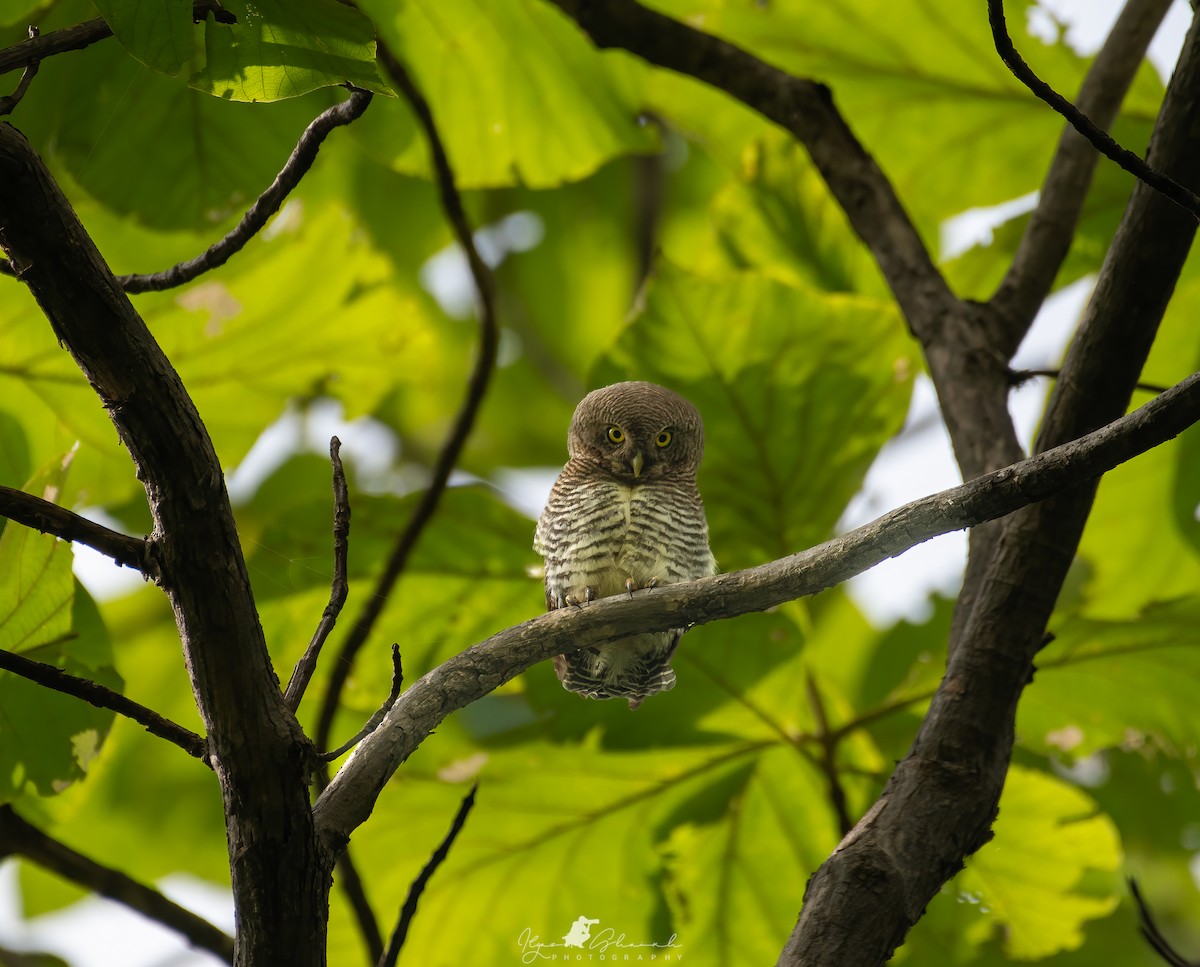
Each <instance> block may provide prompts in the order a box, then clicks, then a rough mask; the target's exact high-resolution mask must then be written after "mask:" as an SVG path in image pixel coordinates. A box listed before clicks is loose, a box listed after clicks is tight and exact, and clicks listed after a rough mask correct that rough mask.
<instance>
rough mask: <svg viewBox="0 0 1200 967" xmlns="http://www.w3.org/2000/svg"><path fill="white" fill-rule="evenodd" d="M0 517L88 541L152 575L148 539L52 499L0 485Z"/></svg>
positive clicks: (103, 551) (35, 528)
mask: <svg viewBox="0 0 1200 967" xmlns="http://www.w3.org/2000/svg"><path fill="white" fill-rule="evenodd" d="M0 517H7V518H8V519H9V520H11V521H15V522H16V523H18V524H24V525H25V526H26V527H32V528H33V529H34V530H38V531H41V532H42V533H43V534H53V535H54V536H55V537H61V538H62V539H63V540H64V541H70V542H72V543H74V542H78V543H80V544H86V545H87V546H88V547H91V548H93V549H95V550H97V551H99V552H100V553H101V554H104V555H105V556H106V557H111V558H112V559H113V560H114V561H116V562H117V563H118V564H120V565H123V566H124V567H131V568H133V569H134V570H135V571H141V572H142V573H143V574H145V575H146V576H147V577H153V570H154V569H153V563H152V561H151V559H150V554H149V551H150V545H149V544H148V543H147V542H146V541H144V540H139V539H138V538H136V537H129V536H128V535H126V534H121V533H119V532H117V531H115V530H111V529H110V528H108V527H105V526H104V525H103V524H97V523H96V522H95V521H90V520H88V519H87V518H86V517H80V516H79V515H78V514H75V513H72V512H71V511H69V510H67V509H66V508H65V507H60V506H58V504H55V503H51V502H50V501H49V500H43V499H42V498H41V497H35V496H34V495H33V494H27V493H25V492H24V491H23V490H14V489H13V488H12V487H0Z"/></svg>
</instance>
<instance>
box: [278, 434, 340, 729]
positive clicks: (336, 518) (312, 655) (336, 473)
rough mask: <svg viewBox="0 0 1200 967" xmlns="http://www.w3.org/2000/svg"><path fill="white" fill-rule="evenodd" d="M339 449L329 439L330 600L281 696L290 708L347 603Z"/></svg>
mask: <svg viewBox="0 0 1200 967" xmlns="http://www.w3.org/2000/svg"><path fill="white" fill-rule="evenodd" d="M341 449H342V441H341V440H339V439H338V438H337V437H333V438H332V439H330V441H329V460H330V462H331V463H332V464H333V581H332V583H331V585H330V588H329V603H328V604H327V605H325V611H324V612H323V613H322V614H321V620H320V622H319V623H318V625H317V630H316V631H315V632H314V633H313V636H312V640H311V641H310V642H309V643H308V648H307V649H306V650H305V652H304V655H303V656H302V657H301V659H300V660H299V661H298V662H297V663H296V667H295V669H293V671H292V677H291V680H290V681H289V682H288V684H287V691H286V692H285V693H284V700H285V701H286V702H287V704H288V708H290V709H291V710H292V711H293V712H294V711H296V709H297V708H299V707H300V700H301V699H302V698H304V690H305V689H306V688H308V683H309V681H311V680H312V676H313V672H314V671H315V670H316V668H317V659H318V658H319V657H320V655H321V648H322V646H323V645H324V644H325V639H326V638H328V637H329V633H330V632H331V631H333V629H334V626H335V625H336V624H337V619H338V615H340V614H341V613H342V606H343V605H344V604H345V603H346V595H347V594H348V593H349V591H350V583H349V580H348V578H347V576H346V571H347V558H348V551H349V539H350V495H349V492H348V491H347V489H346V471H345V470H343V469H342V458H341V455H340V452H341Z"/></svg>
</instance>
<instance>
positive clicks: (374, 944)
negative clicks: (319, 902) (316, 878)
mask: <svg viewBox="0 0 1200 967" xmlns="http://www.w3.org/2000/svg"><path fill="white" fill-rule="evenodd" d="M334 882H336V883H337V885H338V887H339V888H340V889H341V891H342V892H343V893H344V894H345V895H346V901H347V902H348V903H349V904H350V912H351V913H353V914H354V922H355V923H356V924H358V932H359V933H361V934H362V939H363V943H364V944H365V945H366V947H367V957H368V958H370V961H371V963H376V962H377V961H378V960H379V958H380V957H382V956H383V934H382V933H380V932H379V921H378V920H376V919H375V911H374V910H373V909H372V908H371V901H370V900H369V899H368V898H367V891H366V887H365V885H364V884H363V880H362V877H361V876H360V875H359V872H358V867H357V866H355V865H354V859H353V858H352V857H351V855H350V851H349V850H346V852H344V853H343V854H342V855H341V856H339V857H338V861H337V877H336V878H335V880H334Z"/></svg>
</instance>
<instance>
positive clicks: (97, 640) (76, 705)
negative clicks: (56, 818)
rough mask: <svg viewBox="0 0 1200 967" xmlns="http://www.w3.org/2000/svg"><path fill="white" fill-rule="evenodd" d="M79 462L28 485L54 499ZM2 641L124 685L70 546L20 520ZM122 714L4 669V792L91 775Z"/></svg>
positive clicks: (2, 568) (8, 539)
mask: <svg viewBox="0 0 1200 967" xmlns="http://www.w3.org/2000/svg"><path fill="white" fill-rule="evenodd" d="M69 462H70V461H69V458H68V459H64V460H60V461H58V462H56V464H55V465H53V466H51V467H48V468H46V469H44V470H42V471H40V472H39V473H38V474H36V475H35V476H34V477H33V479H32V480H30V481H29V482H28V483H27V484H26V486H25V488H24V489H25V490H26V492H29V493H35V494H38V495H39V496H42V497H43V498H44V499H47V500H53V499H54V498H55V496H56V494H57V493H58V492H59V490H60V488H61V485H62V480H63V477H64V475H65V474H66V468H67V466H68V464H69ZM72 631H73V632H74V634H71V632H72ZM0 648H3V649H4V650H5V651H11V652H16V653H18V654H21V655H23V656H24V657H26V658H30V659H32V660H34V661H39V662H42V663H44V664H50V665H54V666H56V667H58V668H60V669H63V670H65V671H67V672H69V673H70V674H73V675H78V676H82V677H86V678H90V679H92V680H95V681H99V682H100V683H101V684H104V685H107V686H109V687H110V688H118V689H119V688H120V686H121V680H120V678H119V677H118V676H117V675H116V673H115V672H114V671H113V669H112V645H111V642H110V640H109V639H108V635H107V632H106V631H105V629H104V623H103V622H102V621H101V620H100V616H99V613H98V612H97V610H96V606H95V604H94V603H93V602H92V600H91V598H90V597H88V595H87V594H86V592H84V591H82V589H77V588H76V586H75V582H74V579H73V578H72V576H71V549H70V546H69V545H68V544H66V543H63V542H61V541H59V540H57V539H56V538H55V537H54V536H53V535H49V534H39V533H37V532H36V531H34V530H31V529H30V528H27V527H22V526H21V525H19V524H16V523H13V522H9V523H8V524H7V525H6V526H5V527H4V531H3V533H2V534H0ZM112 718H113V713H112V712H109V711H107V710H105V709H97V708H95V707H94V706H92V705H89V704H87V703H86V702H84V701H82V700H81V699H77V698H73V697H71V696H68V695H65V694H63V693H61V692H57V691H54V690H52V689H49V688H46V687H44V686H42V685H37V684H35V683H33V682H31V681H29V680H28V679H25V678H22V677H21V676H19V675H16V674H14V673H11V672H0V801H3V802H8V801H11V800H13V799H16V798H18V797H20V796H21V795H23V794H25V793H26V792H29V791H36V792H37V793H38V794H40V795H43V796H48V795H52V794H54V793H56V792H61V791H62V790H63V789H64V788H66V787H67V786H68V785H69V784H70V783H72V782H74V781H75V780H77V779H80V778H82V777H83V776H84V775H85V774H86V773H87V769H88V766H89V763H90V762H91V760H92V758H93V757H94V756H95V754H96V752H97V750H98V749H99V748H100V745H101V743H102V742H103V741H104V736H105V735H106V734H107V732H108V729H109V726H110V725H111V723H112Z"/></svg>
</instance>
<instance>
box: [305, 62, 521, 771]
mask: <svg viewBox="0 0 1200 967" xmlns="http://www.w3.org/2000/svg"><path fill="white" fill-rule="evenodd" d="M377 44H378V46H377V51H378V56H379V60H380V62H381V63H382V64H383V66H384V68H385V69H386V70H387V72H388V74H389V75H390V76H391V78H392V81H393V83H395V85H396V86H397V87H398V88H399V89H400V91H401V92H402V93H403V94H404V96H405V97H406V98H407V99H408V102H409V105H410V106H411V108H412V110H413V113H414V114H416V116H417V121H418V123H419V124H420V125H421V128H422V130H424V132H425V138H426V140H427V141H428V142H429V153H430V156H431V159H432V161H433V170H434V177H435V179H436V181H437V186H438V194H439V196H440V198H441V203H442V209H443V211H444V212H445V214H446V220H447V221H448V222H449V223H450V227H451V228H452V229H453V231H454V237H455V239H456V240H457V241H458V244H459V246H461V248H462V250H463V252H464V254H465V255H466V259H467V265H468V267H469V268H470V270H471V279H472V281H473V282H474V284H475V292H476V295H477V296H478V299H479V305H478V313H479V353H478V355H477V356H476V357H475V366H474V368H473V369H472V371H471V375H470V378H469V380H468V383H467V392H466V397H465V398H464V399H463V402H462V406H461V407H460V409H459V411H458V415H457V416H456V417H455V420H454V426H453V427H452V428H451V430H450V433H449V435H448V436H447V437H446V440H445V442H444V443H443V444H442V448H441V450H440V451H439V453H438V456H437V460H436V461H435V463H434V466H433V473H432V476H431V478H430V481H429V486H428V487H426V488H425V492H424V493H423V494H422V495H421V501H420V503H419V504H418V505H417V507H416V509H415V510H414V511H413V515H412V517H411V518H410V519H409V522H408V525H407V526H406V527H405V528H404V531H403V532H402V533H401V534H400V536H399V538H398V539H397V541H396V544H395V546H394V547H393V548H392V552H391V554H390V555H389V557H388V560H387V564H386V565H385V566H384V569H383V573H382V574H381V575H380V576H379V579H378V581H376V582H375V588H374V590H373V591H372V593H371V595H370V596H369V597H368V598H367V601H366V603H365V604H364V605H363V609H362V611H361V612H360V613H359V615H358V619H357V620H356V621H355V622H354V625H353V627H352V628H351V629H350V633H349V634H348V635H347V636H346V640H345V641H344V642H343V643H342V648H341V651H340V652H339V653H338V660H337V662H336V664H335V665H334V666H333V668H332V670H331V672H330V678H329V684H328V685H327V686H326V690H325V698H324V701H323V703H322V705H321V714H320V717H319V718H318V720H317V729H316V744H317V747H318V748H328V747H329V744H330V742H329V738H330V734H331V732H332V730H333V719H334V716H335V715H336V714H337V709H338V704H339V702H340V700H341V694H342V689H344V688H345V685H346V680H347V679H348V678H349V677H350V671H351V669H352V668H353V667H354V658H355V656H356V655H357V654H358V652H359V651H360V650H361V648H362V646H363V645H364V644H366V641H367V638H368V637H369V636H370V634H371V629H372V628H374V627H375V623H376V622H377V621H378V620H379V616H380V614H382V613H383V608H384V605H385V604H386V603H387V599H388V596H389V595H390V594H391V592H392V589H393V588H394V587H395V586H396V582H397V581H398V580H399V579H400V575H401V574H402V573H403V572H404V568H405V567H406V566H407V564H408V558H409V555H411V554H412V551H413V548H414V547H416V545H417V541H418V540H419V539H420V536H421V534H422V533H423V532H424V530H425V527H426V525H427V524H428V523H429V521H430V520H431V519H432V518H433V514H434V511H436V510H437V506H438V503H439V501H440V500H441V497H442V493H443V492H444V491H445V489H446V484H447V483H448V482H449V480H450V474H451V472H452V471H453V470H454V466H455V464H456V463H458V458H459V455H460V454H461V453H462V449H463V446H464V444H465V443H466V441H467V437H468V436H469V435H470V433H471V428H472V427H473V426H474V425H475V418H476V416H477V415H478V413H479V407H480V405H481V404H482V403H483V398H484V395H485V394H486V393H487V388H488V384H489V383H490V382H491V377H492V371H493V370H494V369H495V367H496V347H497V345H498V343H499V334H500V330H499V326H498V324H497V321H496V302H495V283H494V281H493V278H492V272H491V269H489V268H488V267H487V264H486V263H485V262H484V261H483V259H482V258H481V257H480V255H479V252H478V251H477V250H476V248H475V239H474V235H473V234H472V232H471V226H470V224H469V222H468V221H467V214H466V211H465V210H464V209H463V205H462V198H461V197H460V196H459V193H458V188H457V187H456V184H455V180H454V170H453V169H452V168H451V166H450V159H449V158H448V157H447V155H446V149H445V147H444V146H443V144H442V139H441V136H440V135H439V134H438V130H437V125H436V124H435V123H434V120H433V114H432V112H431V111H430V109H429V104H428V102H427V101H426V100H425V98H424V97H423V96H422V94H421V92H420V91H419V90H418V89H417V87H416V85H415V84H414V82H413V80H412V78H410V77H409V76H408V72H407V71H405V69H404V67H403V66H402V65H401V64H400V62H399V61H398V60H396V57H395V55H394V54H393V53H392V52H391V50H389V49H388V47H387V45H386V44H385V43H384V41H383V40H382V39H380V40H379V41H378V42H377Z"/></svg>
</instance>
